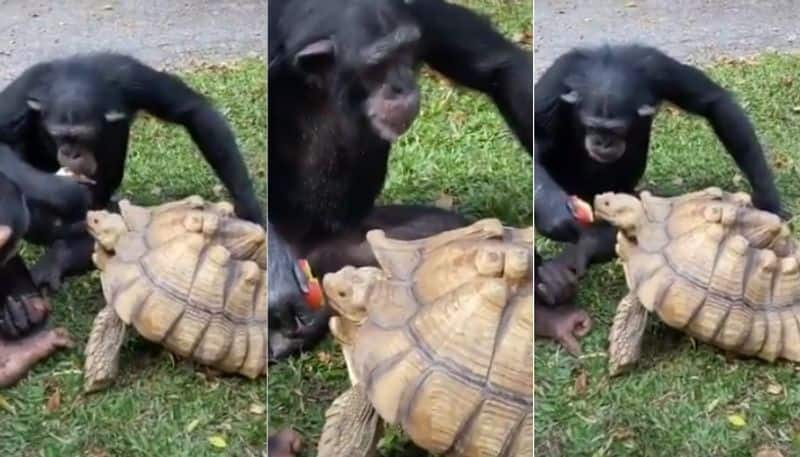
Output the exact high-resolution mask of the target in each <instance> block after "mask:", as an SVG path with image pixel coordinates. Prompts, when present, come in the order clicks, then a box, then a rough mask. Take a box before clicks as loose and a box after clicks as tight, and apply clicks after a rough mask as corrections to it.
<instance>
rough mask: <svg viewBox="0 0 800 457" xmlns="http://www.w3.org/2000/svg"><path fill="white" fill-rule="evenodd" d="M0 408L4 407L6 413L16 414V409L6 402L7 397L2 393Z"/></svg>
mask: <svg viewBox="0 0 800 457" xmlns="http://www.w3.org/2000/svg"><path fill="white" fill-rule="evenodd" d="M0 408H2V409H4V410H5V411H6V412H8V413H11V414H17V410H16V409H14V407H13V406H11V403H9V402H8V399H6V397H4V396H2V395H0Z"/></svg>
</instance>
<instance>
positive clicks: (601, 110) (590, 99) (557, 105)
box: [534, 45, 784, 334]
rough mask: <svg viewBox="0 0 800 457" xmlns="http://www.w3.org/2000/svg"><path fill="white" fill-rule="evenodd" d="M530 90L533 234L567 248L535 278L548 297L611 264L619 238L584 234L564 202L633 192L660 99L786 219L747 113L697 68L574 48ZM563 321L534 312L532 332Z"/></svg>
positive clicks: (638, 54) (652, 55) (649, 53)
mask: <svg viewBox="0 0 800 457" xmlns="http://www.w3.org/2000/svg"><path fill="white" fill-rule="evenodd" d="M535 92H536V98H535V121H534V122H535V124H536V131H535V153H534V177H535V181H536V188H535V204H534V218H535V223H536V229H537V231H538V232H539V233H541V234H543V235H544V236H546V237H548V238H550V239H553V240H556V241H561V242H567V243H570V244H569V245H568V246H567V247H566V248H565V249H564V250H563V251H562V252H561V253H560V254H559V255H558V256H556V257H555V258H554V259H551V260H549V261H547V262H545V264H546V265H548V268H549V270H550V271H549V275H548V276H547V278H545V277H542V275H541V274H538V273H539V272H538V271H537V282H538V283H542V284H543V286H544V287H543V288H542V290H548V291H549V295H551V296H552V297H556V296H558V297H561V298H560V300H561V301H569V299H570V296H571V291H570V290H562V291H559V290H558V289H559V288H564V287H567V289H569V288H570V287H572V286H571V285H570V284H572V283H574V281H575V278H579V277H581V276H582V275H583V274H584V272H585V270H586V268H587V266H588V265H589V264H590V263H593V262H602V261H606V260H608V259H611V258H612V257H613V256H614V242H615V233H616V232H615V230H614V229H613V228H612V227H611V226H610V225H608V224H593V225H591V226H589V227H582V226H581V225H580V224H579V223H578V221H577V219H576V218H575V216H574V214H573V213H572V212H571V211H570V205H569V204H568V198H569V196H573V195H574V196H577V197H580V198H581V199H583V200H585V201H588V202H591V201H593V196H594V195H596V194H598V193H601V192H608V191H614V192H633V191H634V187H635V186H636V185H637V183H638V182H639V180H640V178H641V177H642V175H643V174H644V171H645V167H646V165H647V153H648V147H649V142H650V129H651V126H652V122H653V117H654V115H655V114H656V111H657V108H658V106H659V105H660V104H661V103H662V102H664V101H666V102H671V103H673V104H675V105H677V106H678V107H680V108H682V109H684V110H686V111H688V112H690V113H693V114H696V115H700V116H703V117H705V118H706V119H707V120H708V122H709V123H710V124H711V126H712V128H713V129H714V132H715V133H716V134H717V137H718V138H719V139H720V141H721V142H722V143H723V144H724V145H725V147H726V148H727V150H728V153H729V154H730V155H731V156H732V157H733V159H734V161H735V162H736V164H737V165H738V167H739V168H740V169H741V170H742V172H743V173H744V175H745V176H746V177H747V180H748V181H749V182H750V185H751V186H752V187H753V202H754V203H755V205H756V206H757V207H759V208H761V209H764V210H768V211H771V212H774V213H778V214H781V215H784V213H783V212H782V209H781V202H780V198H779V196H778V191H777V189H776V187H775V183H774V181H773V177H772V173H771V171H770V169H769V167H768V165H767V162H766V160H765V158H764V153H763V152H762V149H761V145H760V144H759V141H758V138H757V137H756V134H755V131H754V129H753V126H752V124H751V123H750V121H749V119H748V117H747V115H746V114H745V113H744V111H743V110H742V108H741V107H740V106H739V105H738V104H737V102H736V101H735V99H734V97H733V96H732V95H731V94H730V93H729V92H727V91H726V90H725V89H723V88H722V87H720V86H719V85H718V84H716V83H715V82H714V81H712V80H711V79H710V78H709V77H708V76H706V75H705V74H704V73H703V72H702V71H701V70H699V69H697V68H694V67H692V66H690V65H686V64H683V63H680V62H678V61H676V60H675V59H673V58H671V57H669V56H667V55H665V54H664V53H662V52H661V51H659V50H658V49H655V48H652V47H647V46H641V45H625V46H602V47H598V48H578V49H573V50H571V51H569V52H567V53H566V54H564V55H562V56H561V57H559V58H558V59H557V60H556V61H555V62H554V63H553V64H552V66H551V67H550V68H548V69H547V70H546V71H545V72H544V74H543V75H542V76H541V78H540V79H539V80H538V81H537V83H536V87H535ZM541 269H542V267H540V268H539V271H541ZM572 276H574V277H572ZM537 290H538V289H537ZM558 301H559V300H556V299H553V300H542V302H543V303H548V302H550V303H553V302H558ZM538 310H539V307H537V311H538ZM569 316H574V314H570V312H567V311H566V310H563V309H562V311H561V312H560V313H555V314H554V313H553V312H549V313H539V314H537V321H539V320H540V319H544V321H542V322H541V323H539V322H537V331H538V329H539V328H540V327H541V328H542V329H547V330H545V332H547V333H551V334H552V333H556V327H558V330H560V331H561V333H562V334H563V333H564V331H565V328H564V327H565V326H566V325H567V324H566V323H565V319H568V318H569Z"/></svg>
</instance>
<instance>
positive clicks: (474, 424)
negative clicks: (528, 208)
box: [323, 219, 533, 456]
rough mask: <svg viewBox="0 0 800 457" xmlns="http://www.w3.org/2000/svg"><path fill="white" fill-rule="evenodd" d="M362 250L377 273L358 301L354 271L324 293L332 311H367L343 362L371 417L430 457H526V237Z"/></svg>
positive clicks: (474, 229) (383, 244)
mask: <svg viewBox="0 0 800 457" xmlns="http://www.w3.org/2000/svg"><path fill="white" fill-rule="evenodd" d="M367 240H368V242H369V244H370V245H371V247H372V249H373V251H374V253H375V255H376V257H377V259H378V261H379V263H380V266H381V267H382V270H381V271H378V270H376V269H375V270H376V271H377V280H376V281H375V282H374V283H373V284H372V285H371V287H369V288H368V289H367V290H368V291H367V292H366V294H367V295H366V296H365V297H357V295H359V294H358V293H357V292H355V291H356V288H355V287H354V284H357V283H359V282H360V281H362V278H359V277H358V275H357V274H356V270H355V269H352V268H345V269H344V270H342V271H340V272H337V273H333V274H329V275H326V276H325V278H324V281H323V282H324V287H325V291H326V294H327V295H328V297H329V301H330V302H331V304H332V306H333V307H334V308H335V309H337V310H338V309H340V308H337V306H338V304H341V303H345V302H348V300H350V301H360V302H362V303H364V304H365V312H366V316H365V319H364V320H363V322H360V323H359V327H358V330H357V331H356V332H355V335H356V336H355V337H354V338H353V340H352V341H350V342H348V344H350V345H351V347H350V355H351V356H350V357H346V358H347V360H348V369H350V370H351V373H352V376H354V377H355V378H356V379H357V380H358V382H359V383H361V384H362V385H363V386H364V389H365V391H366V395H367V397H368V399H369V401H370V402H371V403H372V405H373V406H374V408H375V409H376V410H377V411H378V413H379V415H380V416H381V417H382V418H383V419H384V420H385V421H387V422H389V423H393V424H399V425H400V426H401V427H402V429H403V430H404V431H405V432H406V433H408V435H409V436H410V437H411V439H412V440H413V441H414V442H415V443H416V444H417V445H418V446H420V447H422V448H424V449H427V450H428V451H431V452H434V453H441V452H447V451H449V452H452V453H453V455H461V456H484V455H515V456H516V455H520V456H522V455H530V454H531V453H532V436H533V417H532V402H533V399H532V395H533V367H532V364H533V359H532V358H533V327H532V325H533V306H532V303H533V298H532V285H531V277H532V276H531V258H532V245H533V230H532V229H524V230H518V229H504V228H503V226H502V225H501V224H500V222H499V221H497V220H494V219H487V220H483V221H478V222H476V223H475V224H473V225H471V226H469V227H465V228H463V229H456V230H452V231H448V232H444V233H442V234H440V235H437V236H434V237H431V238H427V239H423V240H418V241H398V240H392V239H388V238H386V236H385V235H384V233H383V232H382V231H371V232H369V233H368V235H367ZM345 306H346V305H345ZM346 355H347V353H346Z"/></svg>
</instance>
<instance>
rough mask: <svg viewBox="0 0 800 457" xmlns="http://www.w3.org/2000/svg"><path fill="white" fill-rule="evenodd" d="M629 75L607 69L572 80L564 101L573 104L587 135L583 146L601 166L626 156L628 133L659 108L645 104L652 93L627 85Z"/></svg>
mask: <svg viewBox="0 0 800 457" xmlns="http://www.w3.org/2000/svg"><path fill="white" fill-rule="evenodd" d="M626 76H627V75H622V74H618V73H616V72H614V71H609V70H608V69H601V70H598V71H595V72H593V73H592V74H591V76H588V77H583V78H573V79H572V80H571V81H569V82H568V84H567V85H568V86H569V87H570V90H569V91H568V92H567V93H565V94H563V95H561V100H562V101H564V102H566V103H568V104H570V105H572V107H573V108H572V110H573V114H574V115H573V119H574V120H575V122H577V123H578V124H579V127H580V128H581V129H582V130H583V131H584V132H585V136H584V147H585V149H586V152H587V154H588V155H589V157H590V158H591V159H593V160H595V161H597V162H599V163H612V162H615V161H617V160H619V159H620V158H621V157H622V156H623V155H624V154H625V149H626V144H627V139H628V133H629V132H630V130H631V128H632V126H633V125H634V124H635V123H636V122H638V121H639V120H640V119H643V118H649V117H652V116H653V115H654V114H655V112H656V108H655V106H654V104H653V103H650V102H646V101H644V100H649V99H650V98H651V97H650V94H649V93H648V91H646V90H644V89H643V88H641V87H636V86H635V85H633V84H631V83H629V82H628V78H627V77H626Z"/></svg>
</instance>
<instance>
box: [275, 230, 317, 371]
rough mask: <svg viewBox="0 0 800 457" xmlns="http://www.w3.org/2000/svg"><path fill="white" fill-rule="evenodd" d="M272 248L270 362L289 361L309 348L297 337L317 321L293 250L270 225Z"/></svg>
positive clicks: (303, 274)
mask: <svg viewBox="0 0 800 457" xmlns="http://www.w3.org/2000/svg"><path fill="white" fill-rule="evenodd" d="M267 225H268V227H267V239H268V243H269V244H268V248H269V255H268V260H269V287H268V301H267V310H268V313H269V341H268V349H269V355H270V359H273V360H274V359H280V358H283V357H287V356H289V355H291V354H293V353H295V352H297V351H299V350H302V348H303V347H304V346H305V344H304V341H303V337H302V336H300V335H295V333H296V332H297V330H298V328H299V327H302V326H304V325H306V324H308V323H310V322H311V321H313V318H314V316H313V315H314V312H313V311H312V310H311V309H310V308H309V307H308V305H307V304H306V293H307V292H308V287H309V286H308V279H307V278H306V275H305V272H303V270H302V269H301V268H300V264H299V263H298V261H297V259H295V257H294V256H293V255H292V253H291V252H290V251H289V246H288V245H287V244H286V243H285V242H284V241H283V240H282V239H281V238H280V237H279V236H278V234H277V232H276V231H275V230H274V229H273V227H272V225H271V224H267Z"/></svg>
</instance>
